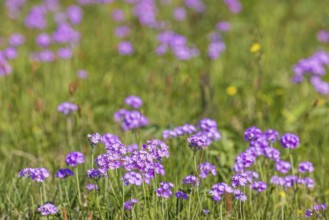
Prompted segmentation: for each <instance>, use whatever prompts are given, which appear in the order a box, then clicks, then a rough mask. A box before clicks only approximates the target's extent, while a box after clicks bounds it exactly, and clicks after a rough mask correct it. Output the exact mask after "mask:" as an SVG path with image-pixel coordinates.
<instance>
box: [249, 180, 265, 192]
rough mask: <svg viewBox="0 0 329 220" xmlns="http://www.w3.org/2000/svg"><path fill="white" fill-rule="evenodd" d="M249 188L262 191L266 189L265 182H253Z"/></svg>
mask: <svg viewBox="0 0 329 220" xmlns="http://www.w3.org/2000/svg"><path fill="white" fill-rule="evenodd" d="M250 188H251V189H253V190H256V191H258V192H262V191H264V190H266V188H267V184H266V183H264V182H262V181H259V182H254V183H252V184H251V185H250Z"/></svg>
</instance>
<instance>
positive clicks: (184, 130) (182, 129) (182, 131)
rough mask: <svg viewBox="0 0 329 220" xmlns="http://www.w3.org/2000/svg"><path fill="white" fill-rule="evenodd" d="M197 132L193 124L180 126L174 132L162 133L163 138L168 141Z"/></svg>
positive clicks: (166, 131)
mask: <svg viewBox="0 0 329 220" xmlns="http://www.w3.org/2000/svg"><path fill="white" fill-rule="evenodd" d="M196 131H197V129H196V128H195V126H194V125H191V124H185V125H183V126H178V127H176V128H174V129H173V130H164V131H163V132H162V138H163V139H168V138H175V137H179V136H183V135H187V134H193V133H195V132H196Z"/></svg>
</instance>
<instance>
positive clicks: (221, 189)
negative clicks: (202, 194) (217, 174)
mask: <svg viewBox="0 0 329 220" xmlns="http://www.w3.org/2000/svg"><path fill="white" fill-rule="evenodd" d="M226 192H227V193H232V192H233V189H232V188H231V187H230V186H228V185H227V184H226V183H216V184H215V185H213V186H212V187H211V190H210V191H209V193H210V195H211V196H212V199H213V200H214V201H217V202H218V201H221V200H222V196H223V195H224V194H225V193H226Z"/></svg>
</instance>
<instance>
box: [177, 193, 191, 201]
mask: <svg viewBox="0 0 329 220" xmlns="http://www.w3.org/2000/svg"><path fill="white" fill-rule="evenodd" d="M175 196H176V198H177V199H184V200H186V199H188V196H187V194H186V193H184V192H183V191H177V192H176V193H175Z"/></svg>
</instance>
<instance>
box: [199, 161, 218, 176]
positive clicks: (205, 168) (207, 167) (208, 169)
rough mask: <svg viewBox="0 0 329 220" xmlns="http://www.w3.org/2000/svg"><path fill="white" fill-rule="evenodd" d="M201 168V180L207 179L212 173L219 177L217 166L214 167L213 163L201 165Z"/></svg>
mask: <svg viewBox="0 0 329 220" xmlns="http://www.w3.org/2000/svg"><path fill="white" fill-rule="evenodd" d="M199 168H200V174H199V176H200V177H201V178H206V177H207V176H208V175H209V174H210V173H211V174H212V175H213V176H216V175H217V172H216V167H215V165H213V164H211V163H208V162H205V163H202V164H200V165H199Z"/></svg>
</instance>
